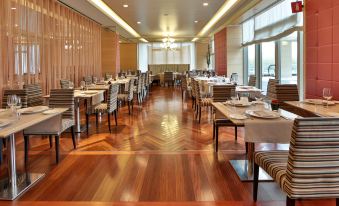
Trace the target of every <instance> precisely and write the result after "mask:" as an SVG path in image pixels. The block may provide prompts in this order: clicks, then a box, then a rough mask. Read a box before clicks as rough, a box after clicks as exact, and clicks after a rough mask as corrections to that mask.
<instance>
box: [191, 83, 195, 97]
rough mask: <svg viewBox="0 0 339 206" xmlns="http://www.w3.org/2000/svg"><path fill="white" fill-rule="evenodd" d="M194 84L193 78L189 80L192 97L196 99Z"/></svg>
mask: <svg viewBox="0 0 339 206" xmlns="http://www.w3.org/2000/svg"><path fill="white" fill-rule="evenodd" d="M195 82H196V80H195V79H194V78H191V86H192V96H193V97H194V98H195V97H196V92H195Z"/></svg>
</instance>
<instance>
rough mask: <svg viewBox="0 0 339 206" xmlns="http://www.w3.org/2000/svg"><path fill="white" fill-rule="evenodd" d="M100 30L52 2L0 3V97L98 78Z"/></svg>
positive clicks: (22, 0)
mask: <svg viewBox="0 0 339 206" xmlns="http://www.w3.org/2000/svg"><path fill="white" fill-rule="evenodd" d="M100 32H101V26H100V25H99V24H97V23H96V22H94V21H92V20H90V19H88V18H86V17H84V16H82V15H80V14H78V13H76V12H74V11H73V10H71V9H69V8H67V7H65V6H64V5H61V4H60V3H59V2H57V1H56V0H0V91H2V90H3V88H4V87H9V88H21V87H22V85H23V84H30V83H37V82H38V83H41V84H42V87H43V90H44V92H45V93H47V91H49V90H50V89H51V88H59V87H60V85H59V81H60V79H70V80H72V81H74V83H75V85H78V84H79V82H80V81H81V79H82V78H83V77H84V76H87V75H97V76H99V75H101V33H100Z"/></svg>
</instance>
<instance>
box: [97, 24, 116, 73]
mask: <svg viewBox="0 0 339 206" xmlns="http://www.w3.org/2000/svg"><path fill="white" fill-rule="evenodd" d="M119 47H120V46H119V34H117V33H115V32H112V31H110V30H107V29H102V30H101V65H102V73H103V74H105V73H110V74H113V75H116V74H117V73H119V71H120V49H119Z"/></svg>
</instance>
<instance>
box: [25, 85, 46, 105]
mask: <svg viewBox="0 0 339 206" xmlns="http://www.w3.org/2000/svg"><path fill="white" fill-rule="evenodd" d="M24 89H27V94H28V97H27V106H28V107H34V106H40V105H43V104H44V99H43V97H42V88H41V85H40V84H25V85H24Z"/></svg>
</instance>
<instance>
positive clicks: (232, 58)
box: [226, 25, 243, 84]
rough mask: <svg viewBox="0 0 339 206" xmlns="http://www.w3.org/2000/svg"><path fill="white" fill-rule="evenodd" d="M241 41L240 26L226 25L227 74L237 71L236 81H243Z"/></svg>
mask: <svg viewBox="0 0 339 206" xmlns="http://www.w3.org/2000/svg"><path fill="white" fill-rule="evenodd" d="M241 43H242V27H241V26H240V25H239V26H238V25H237V26H229V27H227V44H226V45H227V49H226V54H227V61H226V62H227V76H228V77H230V76H231V74H232V73H238V75H239V76H238V83H239V84H242V83H243V48H242V46H241Z"/></svg>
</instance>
